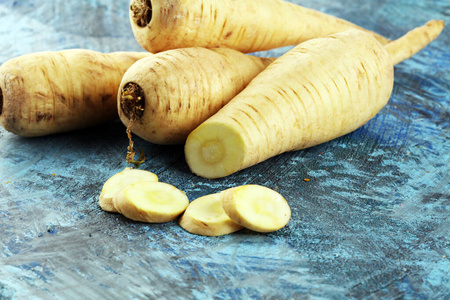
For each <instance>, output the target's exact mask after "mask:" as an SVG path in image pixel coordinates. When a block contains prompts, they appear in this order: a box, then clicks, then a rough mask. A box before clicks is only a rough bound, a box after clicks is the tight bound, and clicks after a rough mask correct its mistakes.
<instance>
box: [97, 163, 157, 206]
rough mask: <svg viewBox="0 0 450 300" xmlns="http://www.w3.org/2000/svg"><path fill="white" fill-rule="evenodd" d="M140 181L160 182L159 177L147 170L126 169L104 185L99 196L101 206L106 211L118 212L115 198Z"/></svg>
mask: <svg viewBox="0 0 450 300" xmlns="http://www.w3.org/2000/svg"><path fill="white" fill-rule="evenodd" d="M138 181H158V176H157V175H156V174H154V173H152V172H149V171H146V170H138V169H132V168H125V169H124V170H123V171H121V172H119V173H116V174H114V175H113V176H111V177H110V178H109V179H108V180H106V182H105V183H104V185H103V187H102V190H101V192H100V196H99V201H98V202H99V205H100V207H101V208H102V209H103V210H104V211H108V212H117V209H116V208H115V207H114V204H113V198H114V196H115V195H116V194H117V193H119V192H120V190H122V189H123V188H125V187H126V186H127V185H129V184H132V183H135V182H138Z"/></svg>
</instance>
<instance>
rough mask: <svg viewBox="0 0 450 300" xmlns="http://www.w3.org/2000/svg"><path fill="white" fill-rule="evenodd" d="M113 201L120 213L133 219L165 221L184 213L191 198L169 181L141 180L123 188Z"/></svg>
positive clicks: (151, 221) (155, 221)
mask: <svg viewBox="0 0 450 300" xmlns="http://www.w3.org/2000/svg"><path fill="white" fill-rule="evenodd" d="M113 203H114V207H115V208H116V209H117V211H118V212H119V213H121V214H122V215H124V216H125V217H127V218H129V219H131V220H134V221H139V222H147V223H163V222H169V221H173V220H175V219H176V218H177V217H178V216H179V215H180V214H182V213H183V212H184V210H185V209H186V207H187V206H188V205H189V199H188V197H187V196H186V194H185V193H184V192H183V191H181V190H179V189H178V188H176V187H175V186H173V185H170V184H168V183H164V182H150V181H140V182H136V183H133V184H130V185H128V186H127V187H125V188H124V189H122V190H121V191H120V192H119V193H118V194H116V195H115V196H114V198H113Z"/></svg>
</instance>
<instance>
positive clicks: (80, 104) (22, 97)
mask: <svg viewBox="0 0 450 300" xmlns="http://www.w3.org/2000/svg"><path fill="white" fill-rule="evenodd" d="M149 55H151V54H150V53H148V52H145V53H144V52H142V53H141V52H114V53H110V54H103V53H99V52H95V51H90V50H85V49H72V50H62V51H54V52H50V51H49V52H38V53H32V54H27V55H23V56H19V57H16V58H13V59H11V60H9V61H7V62H5V63H4V64H3V65H2V66H1V67H0V124H1V125H2V126H3V127H4V128H5V129H6V130H8V131H10V132H12V133H15V134H17V135H20V136H24V137H33V136H42V135H48V134H53V133H58V132H65V131H70V130H75V129H80V128H86V127H89V126H94V125H98V124H101V123H104V122H107V121H110V120H113V119H116V118H117V117H118V113H117V104H116V102H117V91H118V88H119V84H120V81H121V79H122V76H123V74H124V73H125V71H126V70H127V69H128V68H129V67H130V66H131V65H132V64H133V63H134V62H136V61H137V60H138V59H140V58H143V57H146V56H149Z"/></svg>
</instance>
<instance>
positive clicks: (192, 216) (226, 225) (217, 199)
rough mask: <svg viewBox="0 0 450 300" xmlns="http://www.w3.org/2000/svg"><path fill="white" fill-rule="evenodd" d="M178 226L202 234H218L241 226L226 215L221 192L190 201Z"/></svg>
mask: <svg viewBox="0 0 450 300" xmlns="http://www.w3.org/2000/svg"><path fill="white" fill-rule="evenodd" d="M179 224H180V226H181V227H182V228H183V229H184V230H186V231H188V232H190V233H192V234H197V235H204V236H220V235H225V234H229V233H232V232H236V231H238V230H241V229H242V228H243V227H242V226H241V225H239V224H237V223H236V222H234V221H233V220H231V219H230V217H228V215H227V214H226V213H225V211H224V209H223V207H222V194H221V193H216V194H210V195H206V196H203V197H200V198H197V199H195V200H194V201H192V202H191V203H190V204H189V206H188V207H187V209H186V210H185V211H184V213H183V215H182V216H181V217H180V220H179Z"/></svg>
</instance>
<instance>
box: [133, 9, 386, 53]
mask: <svg viewBox="0 0 450 300" xmlns="http://www.w3.org/2000/svg"><path fill="white" fill-rule="evenodd" d="M149 3H150V6H151V10H149V9H148V8H149V7H148V6H149ZM150 11H151V14H150ZM129 15H130V22H131V27H132V29H133V33H134V36H135V37H136V40H137V41H138V42H139V44H140V45H141V46H142V47H143V48H144V49H146V50H148V51H150V52H153V53H156V52H160V51H164V50H169V49H176V48H184V47H196V46H197V47H207V48H216V47H226V48H231V49H236V50H239V51H241V52H245V53H250V52H256V51H261V50H269V49H274V48H278V47H282V46H290V45H297V44H299V43H301V42H303V41H306V40H309V39H311V38H316V37H320V36H326V35H329V34H333V33H337V32H341V31H344V30H347V29H350V28H357V29H360V30H365V29H363V28H361V27H359V26H357V25H355V24H352V23H350V22H348V21H345V20H343V19H340V18H336V17H333V16H331V15H327V14H325V13H322V12H319V11H317V10H313V9H309V8H305V7H302V6H299V5H295V4H293V3H290V2H287V1H281V0H239V1H236V0H131V2H130V9H129ZM368 32H369V31H368ZM371 33H372V34H373V35H374V36H375V37H376V38H377V39H378V40H379V41H380V42H381V43H382V44H386V43H388V42H389V40H388V39H386V38H384V37H382V36H380V35H378V34H376V33H373V32H371Z"/></svg>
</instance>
